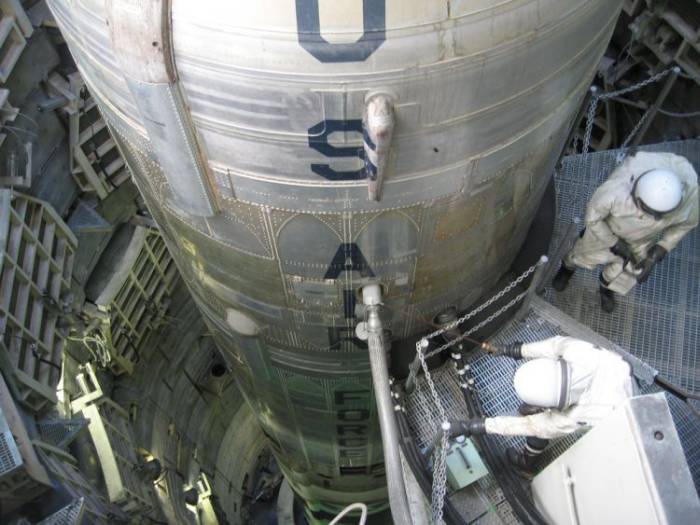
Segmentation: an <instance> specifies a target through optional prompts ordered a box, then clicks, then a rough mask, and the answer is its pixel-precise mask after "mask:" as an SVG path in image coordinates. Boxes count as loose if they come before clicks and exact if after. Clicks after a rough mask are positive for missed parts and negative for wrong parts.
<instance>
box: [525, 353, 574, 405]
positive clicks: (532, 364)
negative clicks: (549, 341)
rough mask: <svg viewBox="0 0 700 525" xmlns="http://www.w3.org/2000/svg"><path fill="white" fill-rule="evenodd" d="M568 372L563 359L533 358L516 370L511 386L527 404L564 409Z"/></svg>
mask: <svg viewBox="0 0 700 525" xmlns="http://www.w3.org/2000/svg"><path fill="white" fill-rule="evenodd" d="M569 374H570V370H569V366H568V365H567V363H566V361H564V360H561V359H560V360H557V361H555V360H553V359H544V358H542V359H533V360H532V361H528V362H526V363H524V364H523V365H522V366H521V367H520V368H518V370H516V372H515V376H514V377H513V386H514V387H515V392H516V393H517V394H518V397H520V399H522V400H523V402H525V403H527V404H528V405H534V406H538V407H543V408H559V409H564V408H566V407H567V406H568V392H569Z"/></svg>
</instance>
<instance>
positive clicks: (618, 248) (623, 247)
mask: <svg viewBox="0 0 700 525" xmlns="http://www.w3.org/2000/svg"><path fill="white" fill-rule="evenodd" d="M610 251H611V252H612V253H613V255H617V256H618V257H622V258H623V259H624V260H625V261H631V260H633V258H634V254H633V253H632V249H631V248H630V247H629V244H627V243H626V242H625V241H623V240H622V239H620V240H618V241H617V242H616V243H615V245H614V246H612V247H611V248H610Z"/></svg>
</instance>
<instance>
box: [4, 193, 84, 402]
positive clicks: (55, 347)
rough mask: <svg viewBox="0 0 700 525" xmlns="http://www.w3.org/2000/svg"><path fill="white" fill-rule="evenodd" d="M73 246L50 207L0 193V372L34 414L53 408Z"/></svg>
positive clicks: (61, 348) (24, 198) (25, 198)
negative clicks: (62, 320) (0, 368)
mask: <svg viewBox="0 0 700 525" xmlns="http://www.w3.org/2000/svg"><path fill="white" fill-rule="evenodd" d="M76 244H77V241H76V239H75V236H74V235H73V233H72V232H71V231H70V230H69V229H68V226H66V224H65V223H64V222H63V221H62V220H61V218H60V217H59V216H58V215H57V214H56V212H55V211H54V210H53V208H52V207H51V206H50V205H49V204H47V203H45V202H44V201H41V200H38V199H33V198H31V197H27V196H26V195H22V194H19V193H15V192H13V191H12V190H0V366H2V368H3V370H4V372H5V374H7V375H6V377H7V378H8V380H9V381H10V385H11V386H12V387H13V389H14V390H15V391H16V392H17V394H18V399H19V400H20V401H21V402H22V403H23V404H24V405H26V406H27V407H29V408H30V409H31V410H33V411H35V412H38V411H40V410H42V409H44V408H45V407H46V406H47V405H51V404H53V403H55V402H56V395H55V392H54V391H55V388H56V385H57V384H58V381H59V378H60V374H61V368H60V367H61V353H62V351H63V345H64V337H65V330H64V331H62V330H60V328H61V327H60V324H61V318H62V317H63V316H65V315H66V314H67V313H68V310H67V309H68V307H69V303H70V279H71V272H72V267H73V255H74V253H75V249H76Z"/></svg>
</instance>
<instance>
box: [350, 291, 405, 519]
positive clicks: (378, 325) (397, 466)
mask: <svg viewBox="0 0 700 525" xmlns="http://www.w3.org/2000/svg"><path fill="white" fill-rule="evenodd" d="M381 295H382V292H381V288H380V287H379V285H377V284H370V285H367V286H365V287H364V288H363V289H362V300H363V302H364V304H365V305H366V306H367V321H366V323H365V327H366V330H367V346H368V348H369V364H370V369H371V371H372V386H373V387H374V397H375V400H376V402H377V416H378V419H379V428H380V430H381V433H382V449H383V451H384V465H385V469H386V482H387V488H388V490H389V505H390V506H391V515H392V517H393V518H394V523H400V524H401V525H404V524H405V525H413V519H412V517H411V511H410V509H409V507H408V498H407V496H406V487H405V485H404V479H403V466H402V465H401V454H400V452H399V431H398V428H397V426H396V418H395V416H394V404H393V403H392V400H391V390H390V388H391V387H390V384H389V368H388V366H387V362H386V349H385V345H384V330H383V327H382V321H381V319H380V317H379V305H380V304H381Z"/></svg>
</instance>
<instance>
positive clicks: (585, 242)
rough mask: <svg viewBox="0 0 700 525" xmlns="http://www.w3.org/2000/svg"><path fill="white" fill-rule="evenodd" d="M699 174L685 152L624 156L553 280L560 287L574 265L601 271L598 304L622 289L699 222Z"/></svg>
mask: <svg viewBox="0 0 700 525" xmlns="http://www.w3.org/2000/svg"><path fill="white" fill-rule="evenodd" d="M699 206H700V204H699V201H698V175H697V173H695V170H694V169H693V166H692V165H691V164H690V162H688V161H687V160H686V159H685V158H684V157H681V156H678V155H674V154H672V153H645V152H640V153H637V154H636V155H633V156H630V157H627V159H625V161H624V162H623V163H622V164H621V165H620V166H619V167H618V168H617V169H615V171H613V172H612V174H611V175H610V177H608V180H606V181H605V182H604V183H603V184H602V185H601V186H600V187H599V188H598V189H597V190H596V191H595V193H594V194H593V197H591V200H590V202H589V203H588V209H587V210H586V228H585V230H584V231H583V234H582V235H581V238H580V239H579V240H578V241H577V242H576V244H575V245H574V247H573V249H572V250H571V251H570V252H569V254H568V255H567V256H566V257H564V260H563V261H562V265H561V268H560V269H559V272H558V273H557V275H556V277H555V278H554V282H553V283H552V284H553V286H554V289H555V290H557V291H563V290H564V289H565V288H566V286H567V285H568V283H569V280H570V279H571V276H572V275H573V274H574V270H575V269H576V267H577V266H578V267H581V268H587V269H589V270H592V269H593V268H594V267H595V266H597V265H599V264H604V265H606V266H605V268H604V269H603V271H602V272H601V274H600V301H601V308H602V309H603V310H604V311H606V312H612V311H613V310H614V308H615V296H614V293H619V294H621V295H626V294H627V293H628V292H629V291H630V290H631V289H632V288H634V286H635V285H636V284H637V283H638V282H639V283H643V282H645V281H646V280H647V279H648V277H649V274H650V272H651V270H652V268H653V267H654V266H655V265H656V264H657V263H659V262H660V261H661V260H662V259H663V258H664V257H665V256H666V254H667V253H668V252H670V251H671V250H673V248H674V247H675V246H676V245H677V244H678V243H679V242H680V240H681V239H682V238H683V237H684V236H685V235H686V234H687V233H688V232H689V231H690V230H692V229H693V228H694V227H695V226H697V224H698V208H699Z"/></svg>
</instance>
